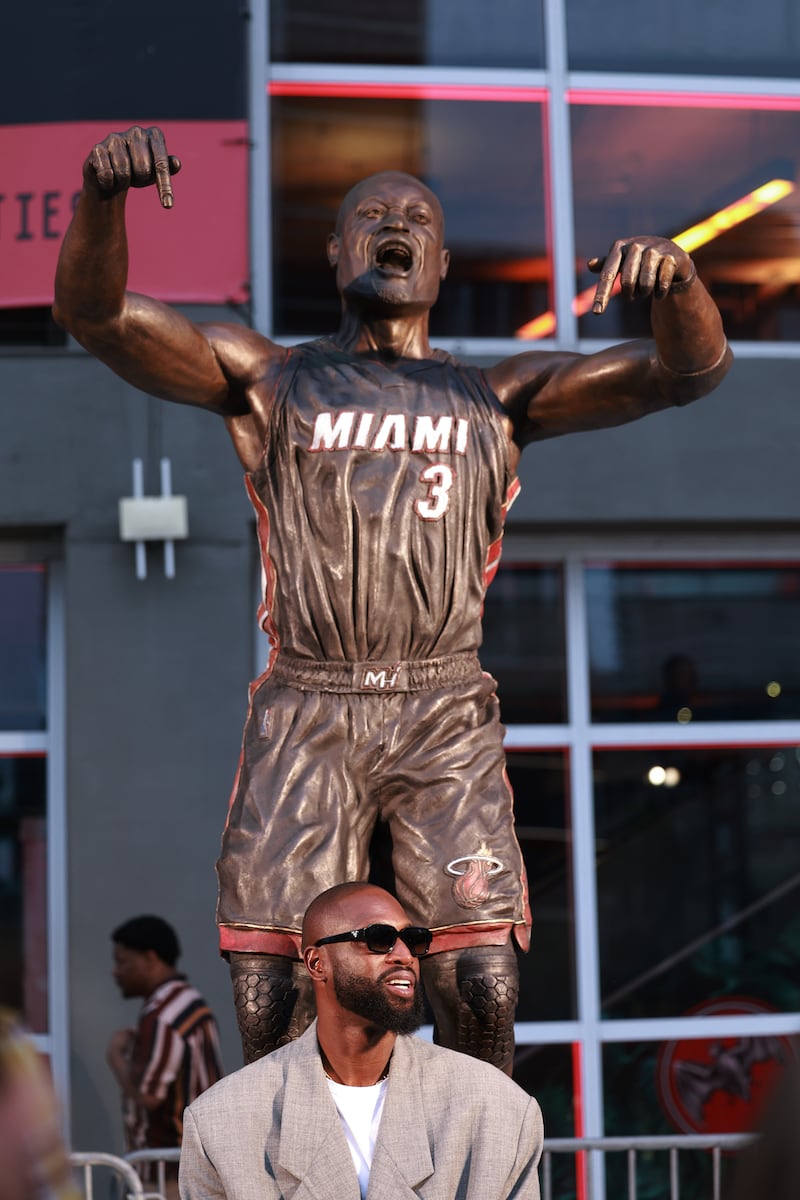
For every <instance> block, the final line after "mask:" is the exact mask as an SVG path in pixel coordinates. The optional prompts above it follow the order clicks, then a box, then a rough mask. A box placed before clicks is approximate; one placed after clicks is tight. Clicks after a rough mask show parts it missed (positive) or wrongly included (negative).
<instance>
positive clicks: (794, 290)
mask: <svg viewBox="0 0 800 1200" xmlns="http://www.w3.org/2000/svg"><path fill="white" fill-rule="evenodd" d="M580 95H581V94H580V93H579V92H578V93H575V101H576V102H575V103H573V104H572V106H571V110H570V121H571V141H572V159H573V170H574V181H573V192H574V202H575V245H576V260H577V262H578V263H579V264H580V266H581V267H583V264H585V262H586V260H587V259H588V258H591V257H592V256H593V255H598V254H604V253H605V252H606V251H607V250H608V248H609V246H610V245H611V243H612V241H613V240H614V239H615V238H620V237H627V236H630V235H631V234H634V233H652V234H658V235H660V236H662V237H671V238H674V237H676V236H677V235H679V234H680V233H682V232H684V231H685V230H687V229H688V228H690V227H691V226H694V225H696V224H697V223H698V222H700V221H703V220H705V219H706V218H708V217H710V216H712V215H713V214H714V213H717V212H719V210H720V209H722V208H725V207H727V206H728V205H731V204H732V203H734V202H735V201H738V200H740V199H741V198H742V197H744V196H747V195H748V194H749V193H751V192H752V191H753V189H755V188H758V187H760V186H761V185H763V184H765V183H768V182H769V181H771V180H774V179H782V180H786V181H788V183H789V184H790V185H794V184H796V182H797V179H798V162H799V161H800V111H799V110H800V101H798V100H797V99H796V98H789V99H787V100H786V101H785V102H784V101H781V102H780V104H781V105H784V103H785V107H780V106H777V105H776V106H774V107H772V108H770V109H767V108H764V107H762V108H759V107H758V103H759V101H758V99H757V98H747V97H743V98H739V99H738V100H737V99H733V100H732V101H731V103H735V104H738V105H739V107H736V108H734V107H731V106H730V105H726V106H723V107H711V106H706V107H703V101H702V98H701V97H698V99H697V104H696V107H691V108H690V107H678V106H675V105H671V104H669V102H667V104H665V105H662V104H660V103H650V102H648V97H647V95H646V94H643V95H642V97H641V103H637V99H636V96H635V95H633V96H631V98H630V102H629V103H628V102H626V97H625V96H624V95H618V94H617V95H615V94H614V93H612V94H611V95H610V96H606V97H605V99H606V100H607V101H608V102H607V103H600V102H598V101H599V99H600V98H599V97H596V96H595V97H593V101H592V102H587V103H581V102H579V101H580ZM587 99H588V98H587ZM693 257H694V259H695V262H696V264H697V269H698V273H699V274H700V277H701V279H702V280H703V282H704V283H705V284H706V286H707V287H708V288H709V290H710V291H711V294H712V295H713V297H714V299H715V301H716V302H717V304H718V305H719V308H720V310H721V312H722V316H723V320H724V323H725V330H726V333H727V335H728V337H729V338H738V339H749V340H774V341H784V340H786V341H791V340H796V339H797V338H798V337H800V303H798V295H799V294H800V293H798V287H797V285H798V283H800V194H798V190H797V188H796V187H795V188H794V190H793V191H791V192H790V194H789V195H787V196H786V197H785V198H784V199H781V200H779V201H778V202H777V203H774V204H769V205H768V206H767V207H766V208H764V209H763V211H761V212H760V213H758V214H756V215H753V216H751V217H749V218H748V219H746V220H744V221H741V222H740V223H738V224H736V225H734V226H733V227H732V228H730V229H728V230H727V231H726V232H724V233H722V234H721V235H720V236H717V237H715V238H713V239H712V240H711V241H709V242H707V243H706V244H705V245H703V246H700V247H699V248H698V249H697V250H695V251H693ZM594 283H596V276H593V275H591V274H590V273H589V272H588V271H585V270H584V271H583V272H582V273H581V274H579V277H578V279H577V290H578V291H579V292H581V291H583V290H584V289H587V288H588V287H590V286H593V285H594ZM579 332H580V335H581V336H582V337H602V338H604V339H606V338H608V339H614V338H617V337H639V336H641V335H643V334H648V333H649V322H648V305H647V304H638V303H628V302H625V301H623V300H622V299H621V298H620V297H617V298H615V299H614V300H612V303H611V304H610V306H609V309H608V311H607V312H606V314H604V315H603V316H602V317H597V316H593V315H592V314H591V312H589V313H587V315H584V316H582V317H581V318H580V320H579Z"/></svg>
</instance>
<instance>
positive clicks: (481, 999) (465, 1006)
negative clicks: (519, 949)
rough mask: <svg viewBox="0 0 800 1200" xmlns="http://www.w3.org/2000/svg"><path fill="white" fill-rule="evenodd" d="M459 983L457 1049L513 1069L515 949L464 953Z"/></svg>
mask: <svg viewBox="0 0 800 1200" xmlns="http://www.w3.org/2000/svg"><path fill="white" fill-rule="evenodd" d="M456 983H457V987H458V994H459V998H460V1000H461V1005H460V1007H459V1021H458V1040H459V1043H460V1044H459V1046H458V1049H459V1050H462V1051H464V1052H465V1053H466V1054H471V1055H473V1057H475V1058H481V1059H483V1060H484V1061H485V1062H490V1063H493V1064H494V1065H495V1066H496V1067H501V1068H504V1069H505V1068H508V1067H510V1064H511V1060H512V1058H513V1054H514V1017H515V1015H516V1011H517V1000H518V998H519V968H518V966H517V959H516V955H515V953H514V950H513V948H512V947H511V946H510V945H508V946H476V947H474V948H472V949H469V950H465V951H463V952H462V953H461V954H460V955H459V957H458V961H457V963H456Z"/></svg>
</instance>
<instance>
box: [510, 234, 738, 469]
mask: <svg viewBox="0 0 800 1200" xmlns="http://www.w3.org/2000/svg"><path fill="white" fill-rule="evenodd" d="M589 266H590V268H591V269H592V270H594V271H599V272H600V274H601V278H600V283H599V284H598V288H597V292H596V295H595V302H594V306H593V311H595V312H597V313H602V312H603V311H604V310H605V307H606V304H607V303H608V299H609V297H610V295H611V290H612V287H613V285H614V281H615V279H616V277H617V275H619V276H620V282H621V286H622V292H623V295H624V296H625V297H626V298H628V299H639V298H643V299H649V300H650V302H651V310H650V311H651V325H652V330H653V337H652V339H646V340H645V339H642V340H639V341H632V342H627V343H623V344H621V345H618V346H613V347H611V348H609V349H607V350H601V351H600V352H598V353H597V354H590V355H582V354H570V353H566V352H564V353H558V352H555V353H552V354H547V353H544V352H542V351H533V352H530V353H527V354H520V355H517V356H515V357H514V358H510V359H506V360H505V362H502V363H498V364H497V366H495V367H491V368H490V369H489V370H488V371H487V372H486V376H487V379H488V381H489V383H490V385H491V386H492V387H493V389H494V390H495V392H496V393H497V395H498V397H499V399H500V401H501V403H502V404H503V405H504V407H505V408H506V410H507V412H508V414H509V417H510V418H511V420H512V423H513V426H514V439H515V441H516V442H517V444H518V445H520V446H522V445H524V444H525V443H527V442H529V441H536V440H539V439H542V438H546V437H555V436H557V435H559V434H564V433H573V432H577V431H580V430H588V429H602V428H606V427H608V426H611V425H621V424H624V423H625V422H627V421H633V420H636V419H637V418H638V417H642V416H645V415H646V414H647V413H651V412H658V411H660V410H661V409H664V408H669V407H670V406H673V405H682V404H688V403H689V402H690V401H692V400H696V399H698V398H699V397H700V396H704V395H707V394H708V393H709V392H711V391H713V389H714V388H715V387H716V386H717V385H718V384H719V383H720V382H721V381H722V379H723V378H724V376H725V375H726V374H727V371H728V369H729V367H730V364H731V361H732V355H731V352H730V349H729V347H728V344H727V341H726V339H725V333H724V330H723V328H722V318H721V317H720V314H719V310H718V308H717V306H716V304H715V303H714V301H713V300H712V299H711V297H710V295H709V294H708V292H707V291H706V289H705V287H704V286H703V284H702V282H701V281H700V279H699V278H698V277H697V273H696V271H695V267H694V263H693V262H692V260H691V258H690V257H689V255H688V254H686V252H685V251H683V250H681V249H680V247H679V246H677V245H676V244H675V243H674V242H670V241H668V240H667V239H665V238H655V237H637V238H629V239H627V240H623V241H618V242H615V243H614V245H613V246H612V247H611V250H610V251H609V253H608V255H607V256H606V258H605V259H604V260H602V259H592V260H591V262H590V263H589Z"/></svg>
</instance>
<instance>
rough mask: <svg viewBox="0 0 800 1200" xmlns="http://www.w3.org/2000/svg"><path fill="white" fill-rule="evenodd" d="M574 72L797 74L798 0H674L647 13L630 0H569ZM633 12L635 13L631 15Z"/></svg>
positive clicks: (569, 39) (799, 50) (569, 40)
mask: <svg viewBox="0 0 800 1200" xmlns="http://www.w3.org/2000/svg"><path fill="white" fill-rule="evenodd" d="M565 3H566V17H567V49H568V56H569V65H570V68H571V69H572V70H573V71H634V72H636V73H637V74H642V73H644V72H654V73H662V74H665V75H668V74H673V75H674V74H681V75H739V76H750V77H751V78H758V77H775V76H784V77H785V78H786V79H795V78H796V77H797V62H798V59H799V58H800V24H798V21H797V8H796V3H795V0H770V4H769V5H768V6H767V7H766V8H765V7H764V6H761V5H758V4H726V5H724V6H719V5H715V4H697V2H696V0H670V3H669V4H668V5H667V4H664V5H661V4H657V5H651V6H650V7H649V8H648V9H647V12H646V16H645V13H644V12H643V10H638V9H637V10H633V9H632V8H631V4H630V0H604V3H603V7H602V10H598V7H597V3H596V0H565ZM632 13H633V15H632Z"/></svg>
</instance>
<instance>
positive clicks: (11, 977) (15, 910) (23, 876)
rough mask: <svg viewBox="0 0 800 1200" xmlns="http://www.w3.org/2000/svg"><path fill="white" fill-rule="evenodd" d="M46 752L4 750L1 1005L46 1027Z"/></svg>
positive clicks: (0, 772) (0, 774) (33, 1025)
mask: <svg viewBox="0 0 800 1200" xmlns="http://www.w3.org/2000/svg"><path fill="white" fill-rule="evenodd" d="M45 779H46V761H45V758H44V757H43V756H42V755H33V754H32V755H23V754H17V755H0V1004H3V1005H6V1006H8V1007H10V1008H13V1009H16V1010H17V1011H18V1012H20V1013H22V1015H23V1018H24V1020H25V1023H26V1025H27V1026H28V1028H29V1029H31V1030H32V1031H33V1032H34V1033H43V1032H45V1031H46V1030H47V1027H48V1019H47V1018H48V1011H47V824H46V820H47V805H46V791H45V788H46V782H45Z"/></svg>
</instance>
